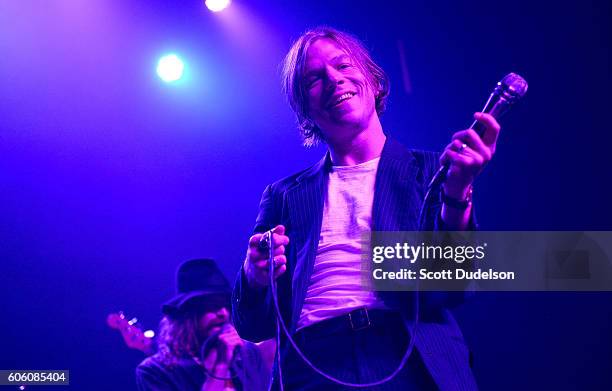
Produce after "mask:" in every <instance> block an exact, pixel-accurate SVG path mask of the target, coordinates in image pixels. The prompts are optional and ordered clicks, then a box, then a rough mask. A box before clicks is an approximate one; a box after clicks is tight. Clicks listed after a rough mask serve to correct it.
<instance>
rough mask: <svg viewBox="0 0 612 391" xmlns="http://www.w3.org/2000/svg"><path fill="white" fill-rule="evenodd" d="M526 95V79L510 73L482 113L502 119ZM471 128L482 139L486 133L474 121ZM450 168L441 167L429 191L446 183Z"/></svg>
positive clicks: (499, 84)
mask: <svg viewBox="0 0 612 391" xmlns="http://www.w3.org/2000/svg"><path fill="white" fill-rule="evenodd" d="M525 93H527V82H526V81H525V79H523V78H522V77H521V76H519V75H517V74H516V73H509V74H507V75H506V76H505V77H504V78H503V79H502V80H501V81H500V82H498V83H497V86H496V87H495V89H494V90H493V92H492V93H491V95H490V96H489V99H488V100H487V103H485V106H484V108H483V109H482V110H481V111H482V112H483V113H488V114H490V115H492V116H493V117H494V118H495V119H500V118H501V117H502V116H503V115H504V114H505V113H506V112H507V111H508V110H509V109H510V107H512V105H513V104H514V103H516V102H518V101H519V100H520V99H521V98H522V97H523V96H525ZM470 128H471V129H474V130H475V131H476V133H477V134H478V136H480V137H482V136H483V134H484V131H485V127H484V125H482V124H481V123H480V122H478V121H474V123H473V124H472V125H471V126H470ZM449 166H450V165H449V164H448V163H446V164H444V165H443V166H442V167H440V169H439V170H438V172H436V174H435V175H434V176H433V178H432V179H431V182H429V186H428V187H427V188H428V189H430V190H431V189H432V188H434V187H437V186H440V185H441V184H442V182H444V180H445V179H446V174H447V173H448V169H449Z"/></svg>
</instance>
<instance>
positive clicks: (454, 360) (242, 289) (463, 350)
mask: <svg viewBox="0 0 612 391" xmlns="http://www.w3.org/2000/svg"><path fill="white" fill-rule="evenodd" d="M438 158H439V154H437V153H433V152H424V151H415V150H409V149H407V148H405V147H404V146H403V145H401V144H400V143H398V142H397V141H395V140H391V139H389V138H387V141H386V143H385V146H384V148H383V151H382V154H381V157H380V161H379V163H378V171H377V174H376V181H375V190H374V201H373V206H372V230H374V231H415V230H418V217H419V211H420V208H421V203H422V200H423V198H424V196H425V191H426V187H427V184H428V183H429V181H430V179H431V177H432V176H433V174H434V173H435V172H436V171H437V169H438V167H439V162H438ZM330 167H331V159H330V157H329V153H328V154H326V156H325V157H324V158H323V159H321V160H320V161H319V162H318V163H317V164H315V165H314V166H312V167H310V168H308V169H306V170H304V171H302V172H299V173H297V174H295V175H292V176H289V177H287V178H284V179H282V180H280V181H278V182H276V183H274V184H272V185H269V186H268V187H267V188H266V189H265V191H264V193H263V196H262V199H261V203H260V205H259V213H258V215H257V219H256V224H255V229H254V231H255V232H258V233H260V232H265V231H267V230H269V229H271V228H273V227H275V226H276V225H278V224H283V225H284V226H285V227H286V234H287V235H288V236H289V238H290V241H291V242H290V244H289V245H288V246H287V248H286V256H287V272H286V273H284V274H283V275H282V276H281V277H279V279H278V280H277V282H278V283H277V287H278V300H279V307H280V309H281V313H282V316H283V319H284V320H285V322H286V324H287V325H288V327H289V331H290V332H291V333H294V332H295V328H296V325H297V321H298V319H299V315H300V313H301V311H302V305H303V303H304V299H305V296H306V290H307V287H308V283H309V281H310V276H311V274H312V271H313V268H314V261H315V256H316V253H317V246H318V240H319V236H320V231H321V223H322V218H323V202H324V199H325V191H326V189H327V178H328V175H327V174H328V172H329V169H330ZM438 198H439V197H436V200H437V199H438ZM440 207H441V204H440V202H439V201H436V202H434V203H433V204H432V205H431V207H430V208H429V210H428V211H427V219H426V224H425V228H426V229H427V230H437V229H443V228H444V227H443V223H442V221H441V219H440V217H439V216H440ZM470 225H471V227H472V228H475V223H474V219H473V217H472V218H471V219H470ZM379 295H380V297H381V299H382V300H383V301H384V302H385V304H386V305H387V306H389V307H390V308H397V309H398V310H399V311H400V312H402V314H404V318H405V322H406V326H407V327H408V328H409V329H412V326H413V325H414V321H413V312H412V311H413V307H414V306H413V302H414V299H413V296H411V295H412V293H411V292H380V293H379ZM463 298H464V294H463V293H457V292H422V293H420V299H421V301H420V307H421V312H420V314H421V315H420V316H419V321H418V325H417V328H416V336H415V347H416V348H417V349H418V351H419V353H420V354H421V356H422V358H423V361H424V363H425V365H426V367H427V368H428V370H429V372H430V374H431V376H432V378H433V379H434V380H435V382H436V384H437V385H438V387H439V388H440V389H441V390H443V391H446V390H449V391H450V390H475V389H477V387H476V383H475V380H474V377H473V375H472V371H471V369H470V365H469V350H468V348H467V346H466V344H465V342H464V338H463V336H462V334H461V331H460V329H459V327H458V325H457V323H456V322H455V320H454V318H453V316H452V315H451V313H450V312H449V311H448V308H450V307H452V306H454V305H456V304H458V303H460V302H461V301H462V300H463ZM232 316H233V321H234V324H235V326H236V329H237V330H238V333H239V334H240V336H241V337H242V338H244V339H247V340H251V341H254V342H258V341H261V340H265V339H269V338H273V337H274V336H275V332H276V322H275V319H276V318H275V310H274V304H273V302H272V300H271V295H270V292H269V289H268V288H266V289H259V290H255V289H251V288H249V287H248V285H247V282H246V277H245V275H244V271H243V270H242V269H241V270H240V272H239V274H238V277H237V279H236V283H235V285H234V291H233V295H232ZM285 342H286V341H285ZM283 345H285V346H284V347H285V348H286V345H287V344H286V343H284V344H283Z"/></svg>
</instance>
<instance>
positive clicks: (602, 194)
mask: <svg viewBox="0 0 612 391" xmlns="http://www.w3.org/2000/svg"><path fill="white" fill-rule="evenodd" d="M305 3H307V4H302V5H300V4H298V3H295V4H288V3H287V2H282V1H241V0H235V1H234V3H233V4H232V6H230V8H228V9H227V10H226V11H224V12H222V13H219V14H212V13H210V12H209V11H208V10H207V9H206V8H205V7H204V5H203V2H201V1H197V0H192V1H187V0H181V1H161V0H146V1H145V0H129V1H128V0H125V1H119V0H116V1H103V0H90V1H77V0H74V1H68V0H65V1H62V0H49V1H45V2H40V1H34V0H23V1H11V2H5V1H3V2H2V3H0V53H1V55H2V57H1V59H0V80H1V82H0V216H2V217H1V220H0V260H1V263H0V297H1V298H2V300H1V302H2V304H1V307H0V308H1V309H2V321H1V326H0V327H1V329H0V332H1V334H0V369H69V370H70V371H71V383H72V387H71V388H73V389H79V390H98V389H99V390H110V389H113V390H124V389H125V390H128V389H133V388H134V375H133V373H134V367H135V366H136V365H137V364H138V362H139V361H140V360H141V359H142V358H143V355H142V354H141V353H140V352H137V351H132V350H129V349H128V348H126V347H125V346H124V345H123V341H122V340H121V338H120V336H119V333H118V332H116V331H114V330H111V329H109V328H108V327H107V326H106V323H105V318H106V315H107V314H108V313H110V312H115V311H118V310H124V311H126V312H127V313H128V314H129V315H132V316H137V317H138V318H139V319H140V323H141V324H142V325H143V327H145V328H146V327H150V328H156V326H157V322H158V320H159V315H160V313H159V306H160V303H161V302H162V301H164V300H166V299H168V298H169V297H171V295H172V294H173V289H174V288H173V285H174V271H175V269H176V267H177V265H178V264H179V263H180V262H182V261H184V260H187V259H190V258H194V257H203V256H208V257H213V258H215V259H217V260H218V261H219V263H220V264H221V267H222V269H223V271H224V272H225V274H226V275H227V276H228V278H230V279H233V277H234V275H235V273H236V271H237V269H238V267H239V265H240V263H241V262H242V260H243V257H244V253H245V250H246V243H247V239H248V237H249V235H250V230H251V228H252V224H253V222H254V218H255V214H256V212H257V205H258V202H259V198H260V195H261V192H262V191H263V189H264V187H265V185H266V184H268V183H270V182H272V181H274V180H276V179H279V178H280V177H282V176H285V175H289V174H291V173H293V172H295V171H297V170H300V169H303V168H305V167H306V166H309V165H311V164H312V163H314V162H315V161H316V160H318V159H319V157H320V156H321V155H322V154H323V152H324V149H323V148H317V149H313V150H306V149H304V148H302V147H301V145H300V139H299V136H298V133H297V130H296V129H295V126H294V122H293V121H294V120H293V116H292V113H291V112H290V110H289V108H288V106H287V105H286V104H285V102H284V101H283V97H282V96H281V93H280V87H279V84H280V83H279V77H278V64H279V63H280V61H281V60H282V57H283V56H284V54H285V52H286V51H287V49H288V48H289V45H290V43H291V42H292V40H293V39H294V38H296V37H297V36H298V35H299V33H300V32H302V31H303V30H304V29H305V28H307V27H312V26H315V25H318V24H329V25H332V26H335V27H337V28H340V29H345V30H348V31H350V32H353V33H354V34H356V35H357V36H359V37H360V38H362V39H364V40H365V41H366V43H367V46H368V47H369V48H370V49H371V50H372V52H373V54H374V57H375V58H376V59H377V61H379V63H380V64H381V65H382V66H383V68H384V69H385V70H387V72H388V73H389V75H390V77H391V81H392V93H391V98H390V104H389V109H388V112H387V113H385V115H384V116H383V126H384V128H385V130H386V132H387V133H388V134H389V135H391V136H393V137H395V138H397V139H399V140H400V141H402V142H404V143H405V144H407V145H410V146H413V147H417V148H423V149H431V150H441V149H442V148H443V147H444V145H446V143H447V142H448V140H449V138H450V135H451V134H452V133H453V132H454V131H456V130H460V129H464V128H465V127H467V126H468V125H469V124H470V123H471V115H472V113H473V112H474V111H477V110H479V109H480V108H481V106H482V105H483V103H484V100H485V98H486V96H487V95H488V94H489V92H490V91H491V89H492V87H493V86H494V84H495V83H496V82H497V81H498V80H499V79H500V78H501V77H502V76H504V75H505V74H506V73H508V72H510V71H514V72H517V73H519V74H521V75H523V76H524V77H525V78H526V79H527V80H528V81H529V83H530V89H529V93H528V94H527V96H526V98H525V100H524V101H523V102H521V103H520V104H519V105H518V106H517V107H516V108H515V109H513V111H512V112H511V113H510V114H509V115H508V116H507V117H506V118H504V120H503V121H502V124H503V129H502V133H501V138H500V141H499V148H498V153H497V155H496V157H495V159H494V161H493V162H492V163H491V164H490V166H489V167H488V168H487V170H486V171H485V172H484V173H483V174H482V176H481V177H480V178H479V179H478V181H477V183H476V190H475V200H476V207H477V211H478V215H479V220H480V223H481V225H482V228H483V229H487V230H610V229H611V223H610V222H611V221H612V220H611V218H612V211H611V208H610V196H609V194H610V193H609V187H610V186H609V182H610V178H611V175H610V172H609V165H608V162H609V161H610V155H611V154H610V146H611V145H612V144H611V143H610V141H611V138H612V137H611V136H610V130H611V129H610V125H609V123H608V118H607V117H608V113H609V111H610V103H611V99H610V89H611V83H610V80H611V78H610V69H611V67H610V54H609V38H608V37H609V36H610V2H609V1H577V0H576V1H571V2H559V1H555V2H553V1H522V0H519V1H514V2H512V3H508V2H491V1H462V2H451V1H448V2H426V1H410V2H401V1H389V2H379V3H380V4H377V5H375V4H374V3H375V2H371V1H319V0H316V1H308V2H305ZM400 47H401V48H402V50H404V51H405V54H406V69H407V71H408V75H409V80H404V79H403V78H402V65H401V62H400V55H399V52H400ZM169 51H173V52H176V53H177V54H179V55H180V56H181V57H182V58H183V59H184V61H185V62H186V63H187V74H186V77H185V80H182V81H181V82H179V83H177V84H174V85H170V84H164V83H162V82H161V81H160V80H159V78H157V76H156V74H155V66H156V62H157V59H158V58H159V57H160V56H161V55H163V54H165V53H166V52H169ZM406 82H409V83H408V84H409V86H408V85H407V83H406ZM408 87H409V88H408ZM611 299H612V294H609V293H550V292H548V293H542V292H540V293H537V292H534V293H503V294H497V293H482V294H479V295H478V296H476V297H475V298H474V299H473V300H471V301H470V302H468V303H466V304H464V305H463V306H462V307H460V308H458V309H457V310H456V314H457V317H458V320H459V322H460V324H461V326H462V329H463V331H464V335H465V337H466V339H467V341H468V343H469V345H470V347H471V348H472V350H473V351H474V355H475V373H476V376H477V379H478V381H479V384H480V386H481V388H482V389H483V390H516V389H556V390H570V389H611V388H612V379H611V373H612V354H611V351H612V334H611V333H610V330H611V329H612V327H611V326H612V315H611V314H612V311H610V309H611V307H612V306H611V303H612V300H611ZM41 389H43V388H42V387H41ZM58 389H64V388H58Z"/></svg>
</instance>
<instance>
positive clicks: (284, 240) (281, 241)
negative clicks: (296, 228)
mask: <svg viewBox="0 0 612 391" xmlns="http://www.w3.org/2000/svg"><path fill="white" fill-rule="evenodd" d="M272 239H274V248H276V247H278V246H286V245H288V244H289V236H286V235H281V234H276V233H275V234H274V235H273V236H272Z"/></svg>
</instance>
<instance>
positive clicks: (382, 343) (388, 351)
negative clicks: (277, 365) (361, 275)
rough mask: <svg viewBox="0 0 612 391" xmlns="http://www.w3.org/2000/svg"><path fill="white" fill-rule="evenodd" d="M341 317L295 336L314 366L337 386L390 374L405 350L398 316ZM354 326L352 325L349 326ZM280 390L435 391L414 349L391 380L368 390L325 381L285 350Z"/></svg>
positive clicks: (387, 313) (389, 313)
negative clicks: (338, 380)
mask: <svg viewBox="0 0 612 391" xmlns="http://www.w3.org/2000/svg"><path fill="white" fill-rule="evenodd" d="M357 312H358V313H357V314H355V311H354V312H353V313H352V315H353V316H352V317H351V318H349V317H348V316H346V315H345V316H341V317H337V318H333V319H329V320H325V321H322V322H319V323H316V324H314V325H312V326H309V327H306V328H304V329H301V330H300V331H298V332H297V333H296V334H295V336H294V340H295V341H296V343H297V344H298V346H299V347H300V348H301V349H302V351H303V352H304V353H305V355H306V357H307V358H308V359H309V360H310V361H312V362H313V364H314V365H315V366H317V367H318V368H319V369H321V370H323V371H324V372H326V373H328V374H329V375H332V376H333V377H336V378H338V379H340V380H342V381H345V382H350V383H370V382H374V381H378V380H380V379H382V378H384V377H386V376H388V375H389V374H391V373H392V372H393V371H394V370H395V369H396V368H397V367H398V365H399V363H400V361H401V359H402V357H403V356H404V354H405V352H406V348H407V347H408V342H409V335H408V333H407V331H406V329H405V327H404V323H403V321H402V318H401V315H400V314H399V313H397V312H394V311H383V310H374V311H369V312H368V313H367V314H365V315H364V313H363V310H361V311H357ZM353 321H354V322H353ZM282 372H283V373H282V375H283V384H284V386H285V390H292V391H293V390H304V391H305V390H358V389H362V390H363V389H367V390H375V391H390V390H402V391H405V390H437V389H438V388H437V386H436V385H435V383H434V381H433V379H432V378H431V376H430V375H429V372H428V371H427V369H426V368H425V366H424V364H423V362H422V360H421V357H420V355H419V354H418V352H417V350H416V348H415V349H413V351H412V354H411V355H410V358H409V360H408V361H407V363H406V365H405V366H404V368H403V369H402V371H401V372H400V373H399V374H398V375H397V376H396V377H395V378H393V379H392V380H391V381H389V382H387V383H385V384H382V385H379V386H375V387H369V388H352V387H345V386H341V385H338V384H336V383H333V382H331V381H330V380H327V379H326V378H324V377H323V376H321V375H319V374H318V373H316V372H315V371H314V370H313V369H311V368H310V367H309V366H308V365H307V364H306V363H305V362H304V361H303V360H302V359H301V358H300V357H299V356H298V354H297V353H296V351H295V350H294V349H293V348H292V347H289V348H288V351H286V353H285V357H283V364H282Z"/></svg>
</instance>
